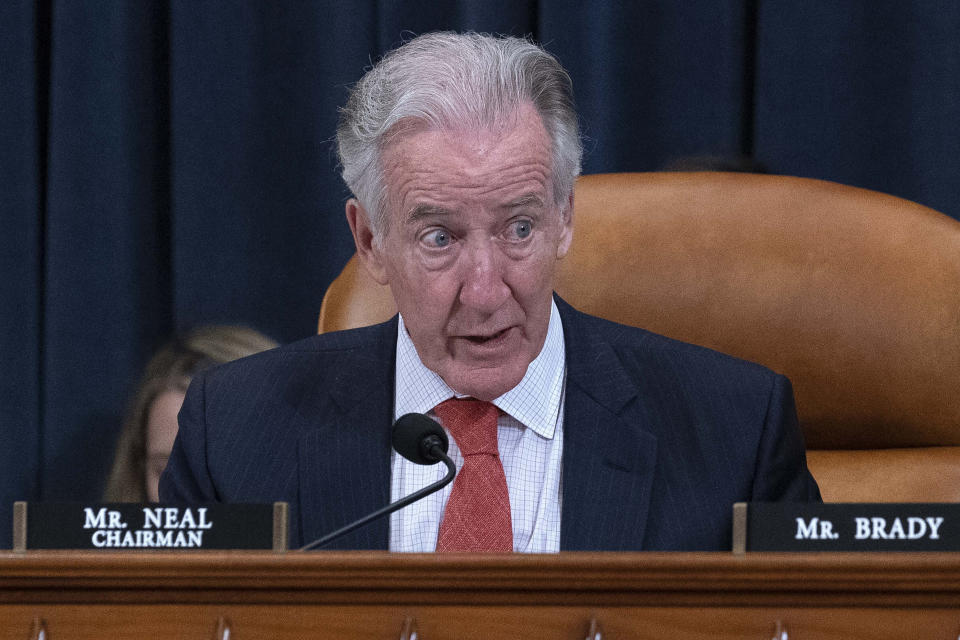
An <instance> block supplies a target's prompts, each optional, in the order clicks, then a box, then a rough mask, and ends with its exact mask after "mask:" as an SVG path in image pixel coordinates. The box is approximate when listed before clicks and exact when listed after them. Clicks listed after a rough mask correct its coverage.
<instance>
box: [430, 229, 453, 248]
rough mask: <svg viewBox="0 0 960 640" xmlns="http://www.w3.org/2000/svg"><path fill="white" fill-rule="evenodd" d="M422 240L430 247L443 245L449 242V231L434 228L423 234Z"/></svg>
mask: <svg viewBox="0 0 960 640" xmlns="http://www.w3.org/2000/svg"><path fill="white" fill-rule="evenodd" d="M424 242H426V243H427V245H428V246H431V247H445V246H447V245H448V244H450V232H449V231H447V230H445V229H434V230H433V231H431V232H429V233H427V234H426V235H425V236H424Z"/></svg>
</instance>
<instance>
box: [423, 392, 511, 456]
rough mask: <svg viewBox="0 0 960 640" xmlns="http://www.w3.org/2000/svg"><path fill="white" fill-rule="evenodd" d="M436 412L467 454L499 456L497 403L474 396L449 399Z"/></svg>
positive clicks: (461, 451) (437, 407)
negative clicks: (477, 398) (476, 398)
mask: <svg viewBox="0 0 960 640" xmlns="http://www.w3.org/2000/svg"><path fill="white" fill-rule="evenodd" d="M434 411H435V412H436V414H437V415H438V416H440V420H442V421H443V426H445V427H446V428H447V429H449V430H450V434H451V435H452V436H453V439H454V440H455V441H456V442H457V446H458V447H459V448H460V453H462V454H463V455H464V457H466V456H472V455H477V454H486V455H494V456H495V455H498V451H497V417H498V416H499V415H500V413H499V410H498V409H497V407H496V406H495V405H493V404H492V403H490V402H486V401H483V400H475V399H473V398H462V399H461V398H450V399H449V400H444V401H443V402H441V403H440V404H438V405H437V406H436V408H435V409H434Z"/></svg>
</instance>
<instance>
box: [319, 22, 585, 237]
mask: <svg viewBox="0 0 960 640" xmlns="http://www.w3.org/2000/svg"><path fill="white" fill-rule="evenodd" d="M525 103H531V104H533V106H534V107H535V108H536V110H537V112H538V113H539V115H540V119H541V121H542V123H543V126H544V129H545V130H546V132H547V135H548V136H549V138H550V141H551V147H552V148H551V156H552V158H551V159H552V188H553V195H554V199H555V201H556V203H557V205H558V206H561V207H563V206H564V204H565V203H566V201H567V200H568V198H569V197H570V193H571V191H572V189H573V183H574V180H575V179H576V177H577V176H578V175H579V174H580V159H581V156H582V155H583V147H582V144H581V142H580V130H579V124H578V122H577V113H576V110H575V108H574V104H573V85H572V83H571V82H570V76H569V75H567V72H566V71H565V70H564V69H563V67H562V66H560V63H559V62H558V61H557V60H556V58H554V57H553V56H552V55H550V54H549V53H547V52H546V51H544V50H543V49H541V48H540V47H538V46H537V45H535V44H533V43H532V42H530V41H529V40H525V39H521V38H513V37H494V36H490V35H485V34H479V33H462V34H461V33H454V32H449V31H445V32H437V33H428V34H425V35H422V36H419V37H417V38H414V39H413V40H410V41H409V42H407V43H405V44H403V45H402V46H400V47H399V48H397V49H394V50H393V51H391V52H389V53H387V54H386V55H385V56H384V57H383V59H382V60H380V62H378V63H377V64H376V65H375V66H374V67H373V68H371V69H370V70H369V71H368V72H367V73H366V74H364V76H363V78H361V79H360V81H359V82H358V83H357V84H356V86H355V87H354V88H353V89H352V91H351V92H350V97H349V99H348V100H347V104H346V106H345V107H344V108H343V109H341V113H340V123H339V125H338V127H337V149H338V152H339V154H340V164H341V166H342V168H343V180H344V182H346V183H347V186H348V187H349V188H350V190H351V191H352V192H353V194H354V196H356V198H357V200H359V201H360V204H361V205H362V206H363V208H364V209H365V210H366V211H367V215H368V216H370V217H371V219H370V220H369V223H370V225H371V228H372V229H373V232H374V237H375V238H376V239H378V240H379V239H382V237H383V234H384V233H385V232H386V228H387V222H388V221H387V215H386V207H387V202H386V187H385V185H384V180H383V170H382V166H381V162H380V156H381V153H382V151H383V149H384V147H385V146H386V144H387V143H388V142H389V140H390V136H391V135H392V134H394V133H396V132H397V131H398V130H399V129H400V128H399V127H397V125H398V124H400V123H401V122H402V123H404V124H407V123H416V122H420V123H424V124H426V125H427V126H429V127H432V128H436V129H441V130H443V129H455V128H460V127H464V126H467V127H473V128H477V129H479V128H481V127H489V126H495V125H502V124H503V123H505V122H506V121H507V119H508V118H511V117H514V116H515V115H516V113H517V112H518V109H519V107H520V106H521V105H523V104H525Z"/></svg>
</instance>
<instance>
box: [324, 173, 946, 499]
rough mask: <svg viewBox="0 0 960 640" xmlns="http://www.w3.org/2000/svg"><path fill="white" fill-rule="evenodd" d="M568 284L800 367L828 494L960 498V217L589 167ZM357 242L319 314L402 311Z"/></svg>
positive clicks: (897, 202) (806, 423)
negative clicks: (357, 252)
mask: <svg viewBox="0 0 960 640" xmlns="http://www.w3.org/2000/svg"><path fill="white" fill-rule="evenodd" d="M574 212H575V213H574V240H573V245H572V248H571V251H570V253H569V254H568V256H567V257H566V258H565V259H564V260H563V261H562V262H561V263H560V269H559V272H558V277H557V282H556V290H557V292H558V293H559V294H560V295H561V296H562V297H563V298H564V299H566V300H567V301H568V302H570V303H571V304H573V305H574V306H575V307H577V308H579V309H581V310H583V311H586V312H587V313H592V314H595V315H598V316H602V317H604V318H608V319H610V320H615V321H617V322H622V323H625V324H630V325H635V326H640V327H644V328H646V329H649V330H651V331H655V332H657V333H662V334H664V335H667V336H670V337H673V338H677V339H680V340H684V341H687V342H693V343H696V344H700V345H704V346H707V347H711V348H713V349H717V350H719V351H723V352H726V353H730V354H732V355H735V356H738V357H741V358H745V359H748V360H753V361H755V362H759V363H761V364H764V365H766V366H767V367H770V368H771V369H773V370H775V371H778V372H780V373H784V374H786V375H787V376H788V377H789V378H790V379H791V381H792V382H793V385H794V390H795V394H796V399H797V409H798V413H799V416H800V421H801V424H802V427H803V430H804V434H805V437H806V442H807V447H808V450H809V452H808V462H809V466H810V469H811V471H812V472H813V474H814V476H815V477H816V478H817V480H818V482H819V483H820V486H821V490H822V492H823V495H824V499H825V500H829V501H835V502H870V501H887V502H894V501H904V502H907V501H916V502H924V501H929V502H936V501H960V222H958V221H956V220H954V219H952V218H950V217H948V216H945V215H943V214H941V213H939V212H937V211H934V210H932V209H929V208H926V207H923V206H921V205H919V204H916V203H913V202H910V201H907V200H903V199H900V198H896V197H893V196H889V195H885V194H881V193H877V192H874V191H868V190H864V189H858V188H854V187H848V186H843V185H838V184H834V183H829V182H824V181H820V180H811V179H803V178H792V177H784V176H768V175H754V174H741V173H712V172H702V173H649V174H643V173H636V174H605V175H591V176H584V177H582V178H580V179H579V181H578V182H577V187H576V194H575V205H574ZM395 311H396V308H395V306H394V304H393V299H392V297H391V296H390V292H389V290H388V288H386V287H381V286H380V285H377V284H376V283H375V282H373V280H372V279H370V278H369V277H368V276H367V275H366V273H365V272H364V271H363V270H362V268H358V264H357V260H356V256H354V258H352V259H351V261H350V262H349V263H348V264H347V266H346V268H345V269H344V271H343V273H342V274H341V275H340V276H339V277H338V278H337V279H336V280H335V281H334V282H333V284H332V285H331V286H330V288H329V290H328V291H327V294H326V296H325V297H324V300H323V305H322V308H321V313H320V323H319V330H320V331H321V332H324V331H332V330H336V329H345V328H349V327H355V326H362V325H365V324H372V323H375V322H379V321H382V320H385V319H387V318H389V317H390V316H391V315H393V313H395Z"/></svg>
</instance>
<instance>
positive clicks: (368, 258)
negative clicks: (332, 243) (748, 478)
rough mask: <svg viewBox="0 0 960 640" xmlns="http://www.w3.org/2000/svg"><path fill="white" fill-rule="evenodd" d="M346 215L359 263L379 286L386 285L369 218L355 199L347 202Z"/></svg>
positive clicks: (379, 253) (380, 257)
mask: <svg viewBox="0 0 960 640" xmlns="http://www.w3.org/2000/svg"><path fill="white" fill-rule="evenodd" d="M346 213H347V223H348V224H349V225H350V232H351V233H352V234H353V242H354V244H355V245H356V246H357V256H358V257H359V258H360V263H361V264H362V265H363V266H364V268H365V269H366V270H367V273H369V274H370V276H371V277H372V278H373V279H374V280H376V281H377V282H378V283H379V284H387V272H386V269H384V267H383V259H382V253H381V250H380V248H379V247H378V246H377V244H376V242H375V241H374V238H373V229H372V228H371V227H370V218H369V217H368V216H367V211H366V209H364V208H363V205H361V204H360V202H359V201H358V200H357V199H356V198H350V199H349V200H347V210H346Z"/></svg>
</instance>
